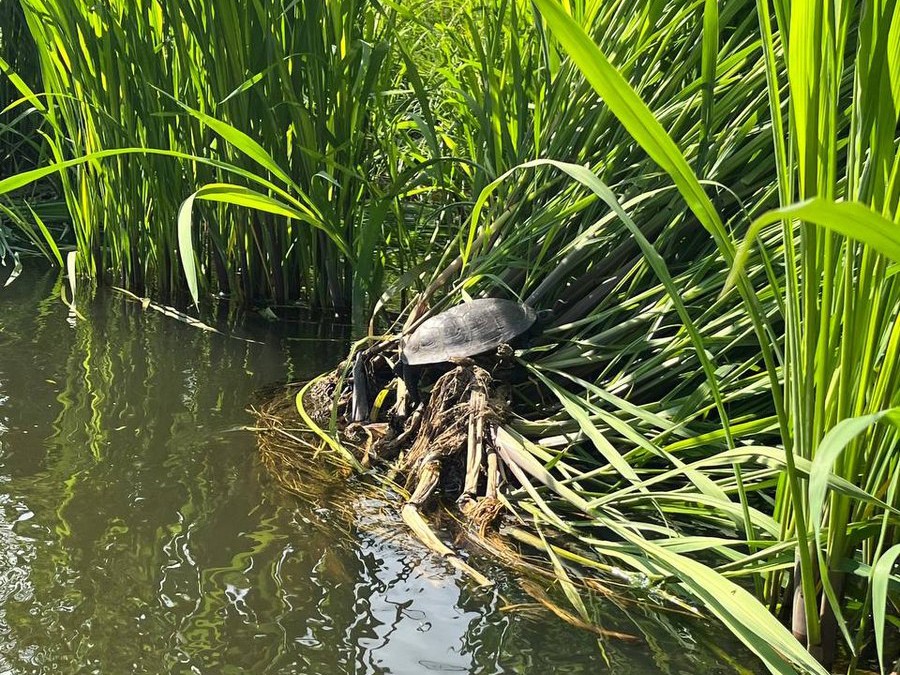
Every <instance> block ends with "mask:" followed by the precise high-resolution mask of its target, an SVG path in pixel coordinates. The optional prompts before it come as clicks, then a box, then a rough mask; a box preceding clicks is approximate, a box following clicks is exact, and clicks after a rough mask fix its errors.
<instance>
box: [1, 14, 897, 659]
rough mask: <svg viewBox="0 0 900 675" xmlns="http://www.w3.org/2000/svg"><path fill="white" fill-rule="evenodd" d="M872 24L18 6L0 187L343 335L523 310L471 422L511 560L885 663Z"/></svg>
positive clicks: (879, 93) (178, 286) (877, 66)
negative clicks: (31, 105) (9, 133)
mask: <svg viewBox="0 0 900 675" xmlns="http://www.w3.org/2000/svg"><path fill="white" fill-rule="evenodd" d="M895 4H896V3H890V2H876V3H869V4H867V5H866V9H865V11H864V10H863V9H861V8H857V7H855V6H852V5H851V4H850V3H845V4H842V5H836V6H834V7H831V8H830V9H828V11H825V10H823V9H822V7H820V4H819V3H815V2H812V1H809V2H798V1H796V0H795V1H793V2H791V3H785V2H781V0H774V1H773V2H771V3H769V2H766V1H763V0H759V1H757V2H750V0H740V1H738V2H729V3H721V4H719V3H716V2H714V1H712V0H709V1H707V2H703V3H693V4H687V3H682V2H676V1H675V0H650V2H646V3H641V5H640V7H637V8H635V7H634V6H633V3H627V2H624V1H622V0H613V1H612V2H605V3H600V2H597V1H596V0H570V1H569V2H567V3H564V4H559V3H558V2H556V0H535V2H534V4H533V5H532V4H531V3H527V2H523V1H521V0H467V1H466V2H463V3H450V2H437V3H428V2H419V1H417V0H407V1H404V2H399V3H385V4H382V3H377V2H375V0H332V1H329V2H320V3H314V2H302V1H301V2H291V3H282V2H278V1H277V0H259V1H256V2H252V3H251V2H237V3H231V4H228V5H227V6H225V5H220V4H216V5H215V6H213V3H207V2H203V1H202V0H177V1H175V2H168V3H161V2H158V1H157V0H140V1H138V2H127V3H126V2H119V1H117V0H116V1H114V0H108V1H107V2H105V3H99V4H98V3H93V4H88V3H83V2H62V1H60V2H54V1H53V0H41V1H39V0H22V1H21V6H22V8H23V10H24V15H23V16H24V17H25V19H26V20H27V26H28V28H29V31H30V34H31V35H32V36H33V38H34V40H35V44H36V46H37V47H36V48H37V55H38V61H39V63H40V74H41V78H40V80H41V81H40V83H39V85H38V84H33V86H34V87H35V91H37V90H38V89H41V91H42V92H43V93H44V94H45V95H44V96H42V97H41V98H40V100H42V101H44V102H45V106H44V107H45V109H44V110H43V111H42V120H43V122H42V124H43V125H44V127H43V130H44V131H45V136H43V137H42V140H35V139H33V140H35V142H36V143H37V144H38V146H40V147H42V148H43V150H42V152H43V153H44V155H43V156H46V158H47V161H48V162H50V165H49V166H46V167H44V168H43V169H38V170H34V171H32V172H31V173H28V174H22V175H19V176H18V177H15V176H13V177H10V178H8V179H5V180H0V195H2V194H5V193H9V192H10V190H12V188H13V187H16V188H17V189H21V187H22V186H24V185H26V184H30V183H32V182H33V181H36V180H38V179H40V178H46V177H48V176H53V175H55V176H57V177H58V178H57V180H58V181H59V190H60V193H61V194H62V195H63V196H64V198H65V200H66V203H67V206H68V212H69V217H70V219H71V223H72V227H73V230H74V232H75V235H76V245H77V249H78V261H79V269H80V270H81V272H82V273H84V274H87V275H90V276H93V277H95V278H99V277H102V276H104V275H109V276H111V277H113V278H115V279H116V280H117V281H119V282H120V283H124V284H127V285H129V286H132V287H136V288H140V287H142V286H150V287H152V289H154V292H155V293H157V294H159V295H166V294H174V293H177V292H179V291H183V290H185V289H189V290H190V292H191V294H192V295H193V297H194V299H195V301H196V300H199V301H201V302H208V301H209V298H210V297H211V296H212V295H213V294H214V293H223V294H225V295H228V296H231V297H235V298H237V299H240V300H242V301H244V302H257V301H267V302H275V303H286V302H294V301H298V300H299V301H304V302H306V303H308V304H312V305H316V306H319V307H329V308H336V309H339V310H343V311H348V312H350V314H351V316H352V318H353V323H354V327H355V331H356V333H357V336H362V335H363V334H364V333H365V332H366V330H367V328H369V331H370V332H374V329H375V327H378V328H379V329H380V328H387V329H389V330H391V331H393V332H397V331H399V330H400V325H401V323H400V321H395V319H397V318H398V317H399V319H400V320H406V319H407V318H408V317H409V316H410V315H413V314H416V313H418V312H419V311H420V310H427V311H437V310H439V309H440V308H443V307H446V306H448V305H449V304H451V303H455V302H458V301H459V300H461V299H463V298H465V297H466V296H476V295H494V296H496V295H507V296H516V297H519V298H521V299H523V300H526V301H527V302H529V303H531V304H533V305H535V306H536V307H539V308H542V309H552V310H553V313H554V319H553V322H552V324H551V326H550V327H549V328H548V329H547V330H546V331H545V332H544V334H543V336H542V338H541V340H540V342H539V343H538V344H536V345H535V346H533V347H532V348H530V349H527V350H525V351H523V352H522V353H520V354H519V358H520V361H521V365H522V366H523V367H524V368H525V369H526V370H527V372H528V373H529V379H528V381H527V382H525V383H520V384H517V385H516V386H514V387H513V389H512V391H513V394H512V397H513V402H514V409H515V410H516V411H517V412H518V416H516V417H514V418H513V419H512V420H511V421H510V422H509V423H508V424H506V425H505V426H504V428H503V432H504V433H505V434H506V435H505V436H504V438H505V439H506V440H505V442H506V443H507V446H508V449H509V452H514V453H517V456H518V457H519V458H520V459H521V467H523V468H522V471H521V473H520V475H519V477H518V479H517V483H516V485H515V486H509V488H508V490H507V494H506V495H505V499H506V505H507V508H508V509H509V510H511V511H512V512H514V513H515V514H516V515H517V516H518V517H519V518H520V519H521V522H523V523H529V524H531V525H532V530H533V531H537V532H538V533H540V534H541V536H535V535H534V534H532V533H528V532H525V531H524V530H521V529H519V530H516V532H517V533H518V534H516V535H515V536H517V537H518V538H519V539H520V540H521V541H522V542H523V545H524V546H527V547H530V548H538V549H540V550H542V551H543V552H544V553H545V554H546V555H547V557H548V561H549V562H550V564H551V566H552V568H553V569H554V570H560V569H561V570H562V572H561V573H560V574H559V580H560V584H561V585H562V586H563V587H564V588H566V589H568V590H571V589H572V584H573V580H574V582H578V581H579V578H581V579H586V578H589V577H590V576H592V575H594V574H603V573H608V572H609V570H611V569H613V568H627V569H628V570H629V571H630V572H629V573H630V574H632V575H633V576H632V579H633V580H634V582H635V584H638V585H640V584H644V583H653V584H659V585H663V584H668V585H671V586H672V587H673V588H677V589H678V590H679V591H680V592H683V593H686V594H687V595H689V596H690V597H692V598H693V599H694V600H695V601H697V602H699V603H700V604H701V605H703V607H704V608H705V609H706V610H707V611H708V612H710V613H712V614H713V615H715V616H716V617H717V618H718V619H719V620H721V621H722V622H723V623H724V624H725V625H726V626H728V628H729V629H730V630H732V631H733V632H734V633H735V635H737V636H738V637H739V638H740V639H741V640H742V641H744V642H745V643H746V644H747V645H748V647H749V648H750V649H752V650H753V651H754V652H755V653H756V654H757V655H758V656H759V657H760V659H761V660H762V662H763V663H764V664H765V665H766V666H767V667H768V668H769V669H770V670H771V671H772V672H784V673H788V672H796V671H798V670H799V671H800V672H809V673H821V672H823V670H824V666H823V664H825V665H826V666H829V667H830V666H831V665H832V662H833V661H834V658H835V654H834V653H833V649H831V648H832V647H833V646H834V645H836V644H838V643H840V644H841V645H842V652H843V655H844V660H845V661H846V662H847V668H848V670H850V671H852V670H853V669H854V668H856V666H857V662H858V661H859V660H860V659H861V658H869V656H868V655H869V653H870V652H871V651H872V646H873V645H874V652H875V653H876V654H877V658H878V659H880V660H882V663H883V664H884V666H887V663H886V660H887V659H888V657H890V656H891V654H890V649H889V648H890V645H889V644H886V642H885V636H887V635H889V633H890V631H891V630H892V629H896V627H897V624H898V620H897V606H896V598H897V597H898V596H897V594H896V593H895V592H893V591H895V590H896V587H897V584H898V583H900V578H898V575H897V573H896V567H895V560H896V558H897V557H898V555H900V548H898V546H897V545H896V541H897V536H898V522H900V520H898V517H900V510H898V506H900V505H898V496H897V492H898V482H900V464H898V463H900V460H898V455H900V453H898V452H897V430H896V426H895V425H896V422H897V420H898V413H897V410H896V409H897V407H898V406H900V400H898V396H900V395H898V391H900V388H898V382H897V377H898V370H897V368H896V366H895V365H894V364H895V363H896V362H897V344H898V341H900V318H898V307H900V288H898V287H897V283H900V282H898V281H897V279H898V278H900V277H898V275H897V274H896V272H897V270H898V262H897V261H898V260H900V240H898V238H897V235H896V231H897V229H896V228H897V224H898V216H897V203H898V199H900V185H898V183H900V179H898V174H900V151H898V146H900V139H898V136H897V120H898V114H900V66H898V63H900V62H898V60H897V53H896V48H895V46H896V45H897V44H898V43H900V33H898V31H900V9H898V8H897V7H895ZM810 27H811V28H810ZM139 73H140V76H138V74H139ZM10 82H12V80H10ZM23 87H24V89H23ZM17 91H18V92H19V95H20V97H23V102H21V103H20V104H19V108H18V109H19V110H22V109H24V106H25V105H26V103H27V102H30V101H31V99H30V98H29V97H28V95H27V94H28V88H27V86H26V85H25V84H24V81H21V83H20V84H18V85H17ZM23 168H24V167H23ZM247 207H250V208H247ZM29 215H30V214H29V213H25V214H24V215H23V216H22V218H21V219H22V221H23V223H24V222H25V221H27V220H28V216H29ZM30 222H31V223H32V224H31V227H32V228H37V229H34V230H33V231H34V232H36V233H38V234H40V228H39V227H38V225H37V224H36V222H37V221H34V220H31V221H30ZM20 227H27V225H23V224H20ZM51 239H52V238H51ZM43 241H45V242H46V241H47V239H44V240H43ZM46 246H47V247H48V251H49V243H48V244H46ZM50 253H51V254H52V251H50ZM320 433H321V434H322V435H323V436H324V437H326V439H327V443H328V444H329V445H331V446H332V447H336V446H335V444H338V443H339V442H340V439H339V436H338V434H337V433H336V429H335V428H331V429H324V428H323V429H321V430H320ZM343 451H345V452H346V451H347V449H346V448H343ZM544 533H547V534H551V533H552V534H551V536H549V537H545V536H544ZM560 561H563V562H562V563H561V562H560ZM567 595H571V594H569V593H567ZM571 599H572V602H573V606H574V607H575V608H576V610H577V609H578V607H579V603H578V601H577V600H576V599H575V596H571ZM791 633H793V636H792V635H791ZM870 660H871V659H870Z"/></svg>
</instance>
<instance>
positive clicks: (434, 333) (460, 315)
mask: <svg viewBox="0 0 900 675" xmlns="http://www.w3.org/2000/svg"><path fill="white" fill-rule="evenodd" d="M537 318H538V313H537V312H536V311H535V310H534V309H533V308H532V307H529V306H528V305H525V304H522V303H519V302H515V301H513V300H504V299H502V298H479V299H477V300H472V301H471V302H465V303H462V304H460V305H456V306H454V307H451V308H450V309H448V310H446V311H444V312H441V313H440V314H436V315H435V316H433V317H431V318H430V319H428V320H426V321H424V322H423V323H422V324H421V325H420V326H419V327H418V328H416V329H415V330H414V331H413V332H412V333H411V334H409V335H408V336H406V337H405V338H403V339H402V340H401V341H400V363H401V365H400V367H401V375H402V377H403V381H404V382H405V383H406V386H407V390H408V391H409V393H410V398H411V401H412V403H413V404H416V403H418V391H417V389H418V388H417V386H416V385H417V381H418V378H417V371H418V370H419V369H420V368H421V367H422V366H427V365H433V364H437V363H446V362H447V361H452V360H455V359H462V358H467V357H470V356H475V355H477V354H482V353H484V352H487V351H490V350H493V349H497V348H498V347H500V346H501V345H504V344H506V343H507V342H509V341H510V340H512V339H513V338H515V337H517V336H519V335H522V334H523V333H525V332H526V331H528V330H529V329H530V328H531V327H532V326H533V325H534V322H535V321H536V320H537Z"/></svg>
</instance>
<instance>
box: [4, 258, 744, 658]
mask: <svg viewBox="0 0 900 675" xmlns="http://www.w3.org/2000/svg"><path fill="white" fill-rule="evenodd" d="M58 284H59V280H58V279H57V277H56V275H55V273H50V272H47V273H43V272H37V271H35V270H33V269H31V270H29V271H27V272H26V274H25V275H23V276H22V277H21V278H20V279H19V280H18V281H16V282H15V283H14V284H12V285H11V286H10V287H7V288H5V289H0V674H2V675H5V674H6V673H47V672H60V673H82V672H84V673H91V672H96V673H191V672H194V673H302V674H304V675H306V674H317V673H322V674H327V675H332V674H338V673H341V674H343V673H397V674H400V673H410V674H415V673H427V672H460V673H548V672H561V673H562V672H564V673H605V672H610V673H626V674H627V673H716V672H721V673H733V672H742V670H741V669H740V668H739V667H738V666H736V665H735V663H744V664H752V663H753V661H752V659H748V658H747V656H746V655H745V654H743V653H742V652H740V650H736V648H735V647H734V646H729V645H731V644H732V643H731V641H729V640H728V639H727V638H725V637H724V636H723V634H722V633H721V632H720V631H714V630H713V629H711V628H709V627H707V626H703V625H701V624H699V623H697V622H692V623H689V624H687V623H677V621H680V620H678V619H676V618H675V616H674V615H670V614H659V613H658V612H655V611H653V610H652V609H647V608H644V607H642V606H640V605H631V606H629V614H625V613H623V612H622V611H621V610H620V609H619V608H618V607H616V605H615V604H613V603H608V602H607V603H604V604H599V601H594V602H593V603H592V607H593V608H594V609H595V611H596V612H597V616H598V618H602V621H603V624H604V626H605V627H607V628H610V629H614V630H620V631H625V632H628V633H633V634H635V635H639V636H640V637H641V641H640V642H639V643H637V644H625V643H621V642H617V641H604V642H603V643H602V646H601V644H599V643H598V640H597V638H596V636H594V635H592V634H590V633H587V632H584V631H581V630H577V629H575V628H573V627H571V626H570V625H568V624H566V623H564V622H562V621H560V620H558V619H557V618H556V617H554V616H553V615H552V614H551V613H550V612H548V611H547V610H546V609H543V608H541V607H539V606H536V605H535V603H534V601H533V600H532V599H531V598H530V597H529V596H528V595H526V594H524V593H523V592H522V591H521V589H520V588H519V586H518V584H517V583H516V579H515V577H514V576H513V575H511V574H510V573H509V572H507V571H505V570H503V569H502V568H500V567H498V566H497V565H495V564H494V563H493V562H492V561H491V560H489V559H484V558H479V557H477V556H476V557H474V558H473V560H472V562H473V563H474V564H476V566H478V567H479V569H482V570H483V571H486V572H487V573H488V574H490V575H491V576H492V577H494V578H496V579H497V580H498V582H499V583H498V585H497V587H496V588H494V589H491V590H488V591H485V590H478V589H475V588H473V587H472V586H471V585H470V584H469V583H468V582H467V580H466V579H465V578H461V577H460V576H459V574H458V573H456V572H455V571H454V570H453V569H452V568H450V567H449V566H447V565H446V564H445V563H443V562H442V561H440V560H436V559H435V558H434V557H433V556H431V555H430V554H429V553H428V552H427V551H426V550H424V549H423V548H422V547H421V546H420V545H419V544H418V543H417V542H415V541H414V540H411V539H410V537H409V536H408V535H407V534H406V531H405V530H404V528H403V526H402V523H400V522H399V521H398V520H397V518H396V516H395V515H394V513H395V510H394V506H395V505H394V504H389V503H384V502H382V501H380V500H378V499H375V498H373V497H371V496H355V495H356V494H357V493H355V492H353V491H352V490H348V489H346V488H343V487H341V486H335V485H321V486H316V488H315V489H312V490H311V491H310V493H309V495H307V496H305V497H298V496H296V495H292V494H288V493H286V492H284V491H282V490H280V489H279V488H278V487H277V486H276V484H275V483H274V481H273V480H272V478H271V477H270V476H268V475H267V474H266V473H265V471H264V470H263V469H262V468H261V465H260V462H259V459H258V454H257V448H256V439H255V436H254V434H253V433H252V432H250V431H246V430H242V429H241V428H242V427H244V426H246V425H249V424H252V421H253V418H252V416H251V415H250V414H249V413H248V412H247V411H246V407H247V405H248V403H249V402H250V401H251V400H253V395H254V391H256V390H258V389H259V388H260V387H262V386H264V385H268V384H271V383H273V382H277V381H283V380H296V379H299V378H303V377H305V376H310V375H312V374H315V373H318V372H319V371H322V370H324V369H325V368H328V367H330V366H332V365H333V364H334V363H335V362H337V360H339V358H340V357H341V355H342V354H344V353H345V351H346V347H347V345H346V342H345V340H344V339H343V338H342V333H341V330H340V328H329V327H328V326H321V325H316V324H311V323H293V324H290V325H288V326H286V327H285V326H278V327H275V326H272V325H270V324H267V323H266V322H265V321H263V320H261V319H260V318H258V317H256V318H254V317H253V316H252V315H250V316H249V317H240V316H237V317H231V320H230V323H229V326H230V330H233V332H234V333H236V334H238V335H240V336H244V337H251V338H253V339H255V340H258V341H259V342H260V343H259V344H256V343H250V342H246V341H242V340H238V339H234V338H232V337H227V336H223V335H217V334H213V333H209V332H204V331H201V330H198V329H196V328H191V327H189V326H187V325H185V324H183V323H180V322H178V321H176V320H173V319H171V318H168V317H165V316H162V315H160V314H158V313H156V312H153V311H150V310H144V309H143V308H142V307H141V305H140V304H139V303H135V302H133V301H130V300H128V299H126V298H124V297H123V296H121V295H118V294H114V293H112V292H109V291H103V292H100V293H99V294H98V295H97V297H96V298H94V299H93V300H90V301H88V300H87V299H85V300H84V301H83V302H82V305H81V306H80V307H79V310H80V312H81V313H82V314H83V315H84V320H79V321H76V322H74V325H72V323H71V322H70V321H68V320H67V308H66V307H65V305H63V304H62V303H61V302H60V301H59V290H58ZM563 602H564V600H563ZM629 615H630V616H629ZM604 654H605V656H604Z"/></svg>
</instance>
